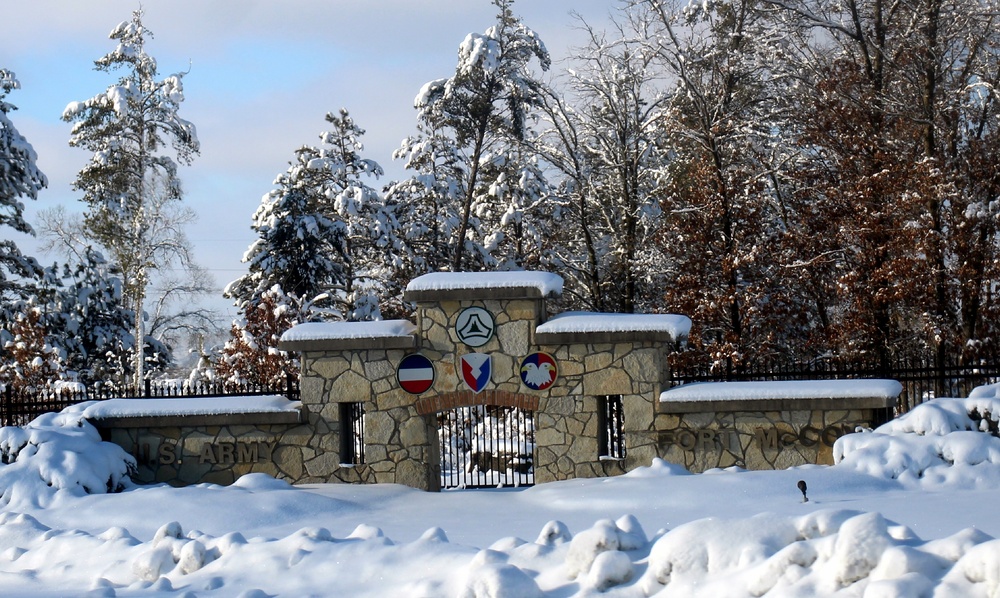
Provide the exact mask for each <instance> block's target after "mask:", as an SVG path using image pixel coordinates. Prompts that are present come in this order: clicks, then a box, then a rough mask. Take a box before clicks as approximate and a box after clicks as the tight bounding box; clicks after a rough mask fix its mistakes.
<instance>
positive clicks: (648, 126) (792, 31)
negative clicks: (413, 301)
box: [195, 0, 1000, 380]
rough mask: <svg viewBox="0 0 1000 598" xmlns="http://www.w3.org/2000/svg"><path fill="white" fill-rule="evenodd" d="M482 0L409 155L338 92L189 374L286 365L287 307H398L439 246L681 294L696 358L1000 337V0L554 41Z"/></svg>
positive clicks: (466, 261) (902, 348)
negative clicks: (223, 320)
mask: <svg viewBox="0 0 1000 598" xmlns="http://www.w3.org/2000/svg"><path fill="white" fill-rule="evenodd" d="M494 4H495V5H496V7H497V13H498V14H497V19H496V22H495V23H493V24H492V26H490V27H489V28H488V29H486V30H485V32H483V33H472V34H470V35H469V36H468V37H467V38H466V39H465V40H464V41H463V42H462V43H461V45H460V46H459V52H458V61H457V64H456V68H455V71H454V73H451V74H447V73H445V75H446V76H445V77H443V78H441V79H438V80H434V81H431V82H428V83H427V84H426V85H425V86H424V87H423V88H422V89H421V90H419V92H418V94H417V96H416V98H415V108H416V116H417V124H416V128H415V132H414V133H413V134H411V135H410V136H409V137H407V138H406V139H405V140H404V142H403V143H402V145H401V146H400V148H399V149H398V150H397V152H396V153H395V155H394V158H395V159H398V160H402V161H403V163H404V164H405V166H406V171H407V176H406V177H404V178H403V179H402V180H396V181H389V182H387V183H383V182H381V181H380V177H381V176H382V169H381V167H380V166H379V165H378V164H377V163H375V162H374V161H372V160H370V159H367V158H364V157H363V155H362V153H363V151H364V150H363V145H362V141H361V140H362V136H363V134H364V131H363V129H362V128H361V127H360V126H359V125H358V124H357V123H355V122H354V121H353V119H352V118H351V117H350V115H349V113H348V111H347V110H341V111H339V112H334V113H330V114H328V115H327V117H326V121H327V127H326V129H327V130H326V131H325V132H323V133H322V134H321V135H320V138H319V143H318V144H314V145H304V146H303V147H302V148H300V149H299V150H298V151H297V152H296V154H295V156H293V158H292V159H291V161H290V163H289V166H288V168H287V170H286V171H285V172H283V173H282V174H280V175H279V176H278V178H277V179H276V181H275V186H274V189H273V190H272V191H271V192H270V193H268V194H267V195H266V196H265V197H264V198H263V200H262V202H261V205H260V207H259V208H258V210H257V212H256V213H255V214H254V216H253V229H254V231H255V232H256V233H257V235H258V237H259V238H258V240H257V241H256V242H255V243H254V244H253V245H252V246H251V247H250V249H249V250H248V252H247V254H246V256H245V261H246V262H247V263H248V274H247V275H245V276H243V277H241V278H240V279H238V280H236V281H234V282H233V283H231V284H230V285H229V287H228V288H227V290H226V293H227V296H228V297H230V298H232V299H233V300H234V301H235V302H236V304H237V305H238V306H239V307H240V310H241V314H242V317H241V319H240V320H238V321H237V322H235V323H234V325H233V328H232V332H231V340H230V341H229V343H228V344H227V345H226V347H225V348H224V349H223V350H222V352H221V354H219V355H217V356H213V355H209V354H207V353H206V356H205V359H204V360H203V364H202V367H200V368H199V370H198V372H196V373H195V375H197V376H219V375H221V376H223V377H226V378H227V379H233V380H240V379H248V378H252V377H254V376H258V375H266V376H278V375H282V376H283V375H284V374H283V372H284V371H287V370H289V369H290V370H294V369H295V364H294V363H293V362H291V361H290V360H289V358H288V357H287V356H284V355H281V354H280V353H279V352H276V351H274V349H273V347H274V346H275V342H276V340H275V339H276V338H277V337H278V336H280V333H281V332H282V331H283V330H284V329H286V328H287V327H288V326H290V325H292V324H294V323H295V322H297V321H303V320H315V319H372V318H382V317H400V316H406V315H408V313H409V310H410V308H411V306H408V305H406V304H404V303H403V302H402V299H401V297H402V289H403V287H404V286H405V284H406V283H407V282H408V281H409V280H410V279H411V278H412V277H414V276H418V275H420V274H422V273H425V272H429V271H438V270H456V271H457V270H466V271H470V270H471V271H476V270H495V269H543V270H550V271H553V272H556V273H558V274H560V275H561V276H563V277H564V279H565V281H566V291H565V294H564V296H563V298H562V300H561V305H557V306H555V308H556V309H586V310H600V311H621V312H631V311H642V312H676V313H683V314H686V315H688V316H690V317H691V318H692V320H693V321H694V327H693V329H692V334H691V338H690V339H689V343H688V353H687V355H688V356H689V358H690V359H692V360H695V361H700V362H703V363H705V362H708V363H712V362H716V363H723V362H728V363H731V362H745V361H751V360H760V359H768V358H774V357H777V356H780V357H787V358H795V359H809V358H812V357H816V356H819V355H828V354H836V355H844V356H850V357H863V358H866V359H870V360H872V361H873V362H881V363H889V362H891V361H892V360H893V359H895V358H897V357H900V356H904V355H927V354H930V355H934V356H936V358H937V359H939V360H942V362H943V360H944V359H945V358H946V357H948V358H949V359H951V358H955V357H959V358H965V359H968V358H971V357H973V356H976V355H979V354H983V353H987V352H991V351H992V349H994V348H995V347H994V345H995V343H996V340H997V336H998V331H997V326H998V323H1000V318H998V317H997V316H998V313H997V312H998V308H1000V301H998V298H997V291H998V288H997V281H998V280H1000V277H998V266H1000V261H998V256H1000V239H998V236H997V224H998V218H1000V203H998V200H1000V169H998V167H997V165H998V163H1000V131H998V129H1000V120H998V119H1000V117H998V104H997V100H998V98H997V89H996V87H997V84H998V79H1000V28H998V27H997V20H998V17H1000V11H998V10H997V7H996V6H995V4H994V3H991V2H988V1H977V0H968V1H967V0H959V1H957V2H948V3H945V2H942V1H941V0H901V1H897V2H892V3H885V2H882V1H880V0H838V1H836V2H834V1H828V0H800V1H784V0H745V1H741V0H721V1H717V0H709V1H706V2H702V3H691V4H685V3H680V2H664V1H661V0H634V1H631V2H624V3H621V4H619V8H620V9H621V11H620V12H619V13H618V14H617V18H616V20H615V22H614V24H613V26H612V27H610V28H609V29H608V30H602V31H598V30H592V29H589V28H587V24H586V23H581V26H582V27H583V28H584V29H585V31H586V32H587V33H588V34H589V43H587V44H586V45H585V46H584V47H582V48H579V49H578V50H577V51H576V53H575V56H574V57H573V58H572V59H571V60H570V61H569V62H568V63H567V64H556V65H553V64H552V63H551V60H550V58H549V55H548V52H547V51H546V49H545V46H544V44H543V43H542V40H540V39H539V37H538V35H536V34H535V32H534V31H532V30H531V29H530V28H529V27H528V26H527V25H526V24H525V23H522V22H521V21H520V20H519V18H518V17H517V16H516V15H515V13H514V7H513V3H512V2H511V1H510V0H495V1H494ZM265 364H266V366H265Z"/></svg>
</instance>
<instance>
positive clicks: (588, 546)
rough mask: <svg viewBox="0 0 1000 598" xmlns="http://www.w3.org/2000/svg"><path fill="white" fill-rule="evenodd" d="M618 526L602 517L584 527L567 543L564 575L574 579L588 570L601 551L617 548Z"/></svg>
mask: <svg viewBox="0 0 1000 598" xmlns="http://www.w3.org/2000/svg"><path fill="white" fill-rule="evenodd" d="M618 546H619V542H618V527H617V526H615V524H614V522H613V521H611V520H610V519H602V520H600V521H598V522H597V523H595V524H594V526H593V527H591V528H590V529H585V530H583V531H582V532H580V533H579V534H577V535H576V536H574V537H573V539H572V540H571V541H570V543H569V551H567V553H566V575H567V576H568V577H569V578H570V579H575V578H577V577H578V576H580V575H584V574H586V573H587V572H588V571H590V567H591V565H593V564H594V559H596V558H597V555H599V554H601V553H602V552H607V551H609V550H618Z"/></svg>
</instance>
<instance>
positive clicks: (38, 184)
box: [0, 68, 47, 321]
mask: <svg viewBox="0 0 1000 598" xmlns="http://www.w3.org/2000/svg"><path fill="white" fill-rule="evenodd" d="M19 87H20V84H19V83H18V80H17V78H16V77H15V76H14V73H13V72H12V71H9V70H7V69H4V68H0V225H3V226H9V227H11V228H12V229H14V230H15V231H17V232H20V233H25V234H34V231H33V230H32V228H31V225H29V224H28V223H27V221H25V219H24V204H23V203H22V200H24V199H36V198H37V196H38V191H39V190H40V189H42V188H43V187H45V186H46V185H47V180H46V178H45V175H44V174H42V172H41V171H40V170H38V166H37V165H36V164H35V162H36V159H37V155H36V154H35V150H34V148H32V147H31V144H30V143H28V141H27V140H26V139H25V138H24V136H23V135H21V134H20V133H19V132H18V130H17V128H15V127H14V123H13V122H11V120H10V116H9V115H10V113H11V112H13V111H14V110H16V109H17V108H16V107H15V106H14V105H13V104H11V103H9V102H7V101H6V98H7V95H8V94H9V93H10V92H11V91H13V90H15V89H18V88H19ZM40 275H41V268H40V267H39V265H38V262H37V261H35V259H34V258H31V257H28V256H25V255H24V254H22V253H21V250H20V249H19V248H18V247H17V245H16V244H15V243H14V242H13V241H11V240H10V239H2V240H0V305H3V307H0V321H2V320H3V319H4V317H3V316H4V315H5V312H6V307H7V306H8V305H9V304H10V302H12V301H14V300H15V299H17V298H20V297H23V292H22V291H23V281H24V280H25V279H36V278H38V276H40ZM7 315H10V314H7Z"/></svg>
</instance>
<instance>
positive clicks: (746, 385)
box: [660, 379, 903, 403]
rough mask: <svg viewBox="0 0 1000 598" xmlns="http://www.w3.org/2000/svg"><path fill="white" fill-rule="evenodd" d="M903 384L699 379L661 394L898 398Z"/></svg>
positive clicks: (675, 397)
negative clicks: (703, 380) (711, 380)
mask: <svg viewBox="0 0 1000 598" xmlns="http://www.w3.org/2000/svg"><path fill="white" fill-rule="evenodd" d="M901 392H903V385H902V384H900V383H899V382H897V381H895V380H878V379H873V380H789V381H780V382H699V383H694V384H684V385H682V386H678V387H676V388H671V389H670V390H666V391H663V392H662V393H661V394H660V402H663V403H665V402H670V401H737V400H747V399H750V400H753V399H817V398H823V399H846V398H851V397H865V398H868V397H873V398H887V399H889V398H895V397H898V396H899V393H901Z"/></svg>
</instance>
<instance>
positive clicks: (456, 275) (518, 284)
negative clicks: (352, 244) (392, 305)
mask: <svg viewBox="0 0 1000 598" xmlns="http://www.w3.org/2000/svg"><path fill="white" fill-rule="evenodd" d="M532 287H534V288H536V289H538V292H539V293H541V294H542V296H543V297H547V296H550V295H561V294H562V290H563V279H562V277H561V276H559V275H557V274H552V273H551V272H529V271H518V272H431V273H430V274H424V275H423V276H418V277H417V278H414V279H413V280H411V281H410V284H408V285H406V290H407V291H461V290H469V289H484V290H488V289H498V288H532Z"/></svg>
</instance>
